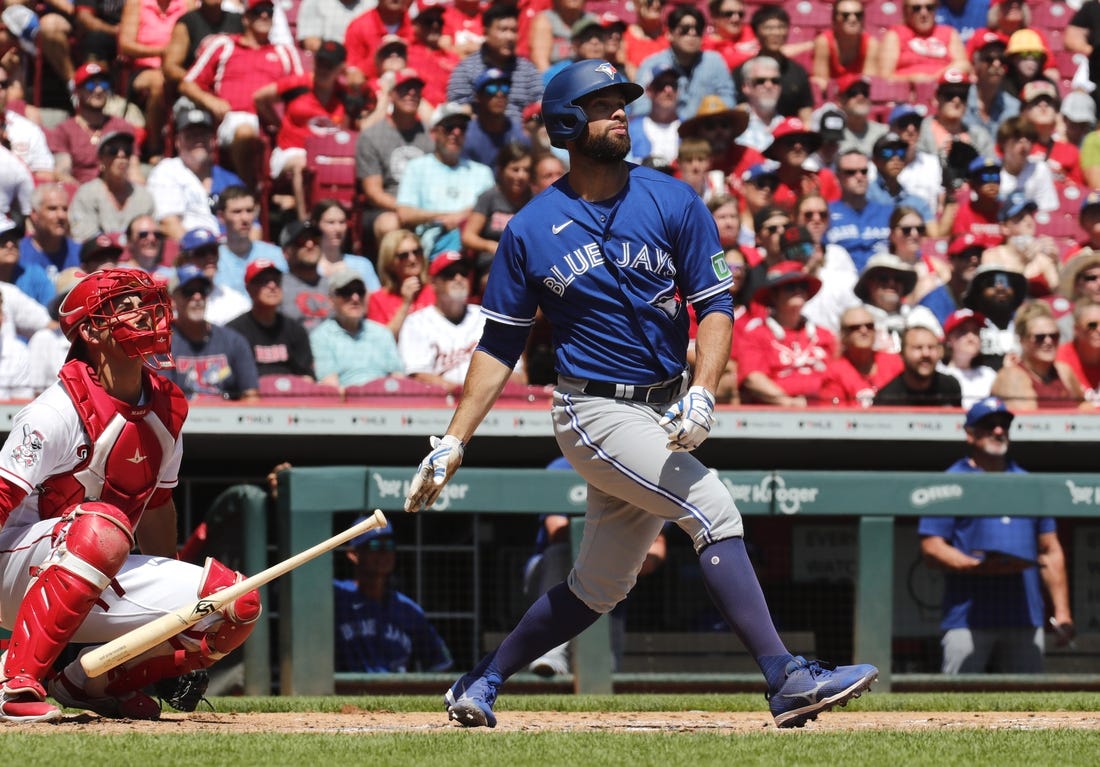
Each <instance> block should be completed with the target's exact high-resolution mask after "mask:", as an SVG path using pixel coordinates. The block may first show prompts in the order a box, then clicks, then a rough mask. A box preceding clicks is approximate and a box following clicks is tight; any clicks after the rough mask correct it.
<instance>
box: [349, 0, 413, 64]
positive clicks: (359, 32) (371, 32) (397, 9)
mask: <svg viewBox="0 0 1100 767" xmlns="http://www.w3.org/2000/svg"><path fill="white" fill-rule="evenodd" d="M410 5H412V0H379V2H378V5H377V6H376V7H375V8H374V9H372V10H369V11H367V12H366V13H364V14H363V15H362V16H360V17H359V18H357V19H356V20H355V21H353V22H351V24H349V25H348V31H347V32H345V33H344V45H345V46H347V49H348V78H349V82H355V81H356V80H355V78H356V77H357V76H358V75H362V77H363V78H366V79H370V78H374V77H377V76H378V75H379V72H378V70H377V67H376V65H375V60H374V53H375V47H376V46H377V45H378V43H379V41H380V40H382V39H383V38H385V37H386V36H387V35H397V36H398V37H400V38H402V39H403V40H405V41H406V42H407V41H409V40H412V39H413V37H414V35H415V32H414V30H413V23H412V19H411V18H409V6H410Z"/></svg>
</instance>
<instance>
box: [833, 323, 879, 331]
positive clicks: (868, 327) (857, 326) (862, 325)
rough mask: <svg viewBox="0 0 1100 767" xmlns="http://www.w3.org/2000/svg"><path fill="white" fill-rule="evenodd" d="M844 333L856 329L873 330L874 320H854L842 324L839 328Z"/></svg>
mask: <svg viewBox="0 0 1100 767" xmlns="http://www.w3.org/2000/svg"><path fill="white" fill-rule="evenodd" d="M840 329H841V330H843V331H844V332H845V333H854V332H855V331H857V330H874V329H875V323H874V322H854V323H852V324H851V325H844V326H843V327H841V328H840Z"/></svg>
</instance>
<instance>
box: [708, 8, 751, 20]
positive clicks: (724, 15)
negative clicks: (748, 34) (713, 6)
mask: <svg viewBox="0 0 1100 767" xmlns="http://www.w3.org/2000/svg"><path fill="white" fill-rule="evenodd" d="M714 15H715V16H717V17H718V18H720V19H732V18H734V17H737V18H739V19H740V18H744V16H745V10H744V9H743V8H742V9H739V10H735V11H718V13H716V14H714Z"/></svg>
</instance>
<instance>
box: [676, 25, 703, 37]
mask: <svg viewBox="0 0 1100 767" xmlns="http://www.w3.org/2000/svg"><path fill="white" fill-rule="evenodd" d="M673 32H675V33H676V34H678V35H701V34H702V32H700V31H699V27H697V26H695V25H694V24H681V25H680V26H678V27H676V29H674V30H673Z"/></svg>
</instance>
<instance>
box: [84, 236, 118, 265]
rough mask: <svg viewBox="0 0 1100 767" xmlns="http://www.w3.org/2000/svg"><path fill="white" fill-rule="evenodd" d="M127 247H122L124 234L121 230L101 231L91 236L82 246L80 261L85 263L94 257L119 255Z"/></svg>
mask: <svg viewBox="0 0 1100 767" xmlns="http://www.w3.org/2000/svg"><path fill="white" fill-rule="evenodd" d="M123 250H125V248H123V247H122V235H121V234H120V233H119V232H111V233H110V234H104V233H103V232H100V233H99V234H97V235H95V236H94V237H89V238H88V239H87V240H85V241H84V244H83V245H81V246H80V262H81V263H85V262H87V261H91V260H92V259H93V258H96V257H97V256H98V257H102V256H106V255H108V254H113V255H115V256H119V255H121V254H122V251H123Z"/></svg>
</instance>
